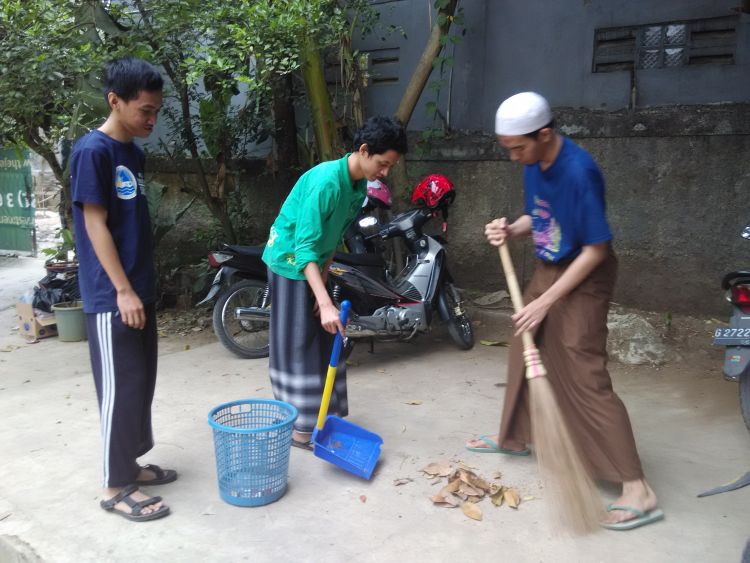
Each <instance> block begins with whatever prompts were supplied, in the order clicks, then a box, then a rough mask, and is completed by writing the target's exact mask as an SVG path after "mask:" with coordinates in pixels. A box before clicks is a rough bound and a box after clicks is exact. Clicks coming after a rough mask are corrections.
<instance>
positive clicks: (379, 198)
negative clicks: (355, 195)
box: [365, 180, 393, 209]
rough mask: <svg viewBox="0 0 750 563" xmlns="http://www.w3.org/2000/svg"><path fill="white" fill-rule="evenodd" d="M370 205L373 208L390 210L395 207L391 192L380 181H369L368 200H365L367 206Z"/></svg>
mask: <svg viewBox="0 0 750 563" xmlns="http://www.w3.org/2000/svg"><path fill="white" fill-rule="evenodd" d="M368 200H369V201H368ZM368 203H369V205H371V206H373V207H382V208H384V209H390V208H391V206H392V205H393V197H392V196H391V190H389V189H388V186H386V185H385V184H384V183H383V182H381V181H380V180H369V181H368V182H367V200H365V205H367V204H368Z"/></svg>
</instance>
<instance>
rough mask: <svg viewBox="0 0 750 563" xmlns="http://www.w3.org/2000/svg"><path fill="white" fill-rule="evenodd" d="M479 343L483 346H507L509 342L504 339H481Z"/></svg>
mask: <svg viewBox="0 0 750 563" xmlns="http://www.w3.org/2000/svg"><path fill="white" fill-rule="evenodd" d="M479 343H480V344H481V345H482V346H507V345H508V343H507V342H505V341H504V340H480V341H479Z"/></svg>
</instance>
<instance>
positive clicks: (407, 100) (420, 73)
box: [391, 0, 458, 268]
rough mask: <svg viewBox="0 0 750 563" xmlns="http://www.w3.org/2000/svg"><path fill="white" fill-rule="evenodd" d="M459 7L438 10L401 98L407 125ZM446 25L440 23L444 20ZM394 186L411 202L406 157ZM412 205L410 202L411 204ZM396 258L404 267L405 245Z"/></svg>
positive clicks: (398, 195) (395, 171) (403, 120)
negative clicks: (425, 43)
mask: <svg viewBox="0 0 750 563" xmlns="http://www.w3.org/2000/svg"><path fill="white" fill-rule="evenodd" d="M457 6H458V0H451V1H450V2H448V4H447V5H446V6H445V7H443V8H440V9H439V10H438V17H437V20H436V21H435V24H434V25H433V26H432V32H431V33H430V37H429V39H428V40H427V45H425V48H424V50H423V51H422V56H421V57H420V59H419V62H418V63H417V67H416V68H415V69H414V72H413V73H412V75H411V79H410V80H409V84H408V86H407V87H406V90H405V91H404V95H403V96H402V97H401V102H400V103H399V105H398V110H396V117H397V118H398V119H399V120H400V121H401V123H403V125H404V128H406V127H407V125H408V124H409V120H411V116H412V114H413V113H414V108H415V107H416V106H417V102H418V101H419V98H420V96H421V95H422V92H423V91H424V87H425V86H426V85H427V80H428V79H429V77H430V74H431V73H432V69H433V64H432V63H433V61H434V60H435V57H437V56H438V55H439V54H440V51H441V50H442V49H443V41H444V40H443V37H447V35H448V32H449V31H450V26H451V23H452V22H453V15H454V14H455V13H456V7H457ZM441 20H442V21H443V24H442V25H441V24H440V21H441ZM391 178H392V180H391V188H392V191H393V195H394V196H395V198H396V199H397V200H398V199H400V200H401V201H403V202H405V203H406V202H409V201H410V195H411V194H410V186H409V175H408V173H407V171H406V157H403V158H401V159H400V160H399V161H398V162H397V163H396V166H394V167H393V170H392V172H391ZM407 205H408V203H407ZM394 259H395V261H396V265H397V267H399V268H400V267H401V266H402V264H403V263H404V257H403V252H402V248H401V247H400V246H399V245H398V244H395V245H394Z"/></svg>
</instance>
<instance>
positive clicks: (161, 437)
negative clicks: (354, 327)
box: [0, 258, 750, 563]
mask: <svg viewBox="0 0 750 563" xmlns="http://www.w3.org/2000/svg"><path fill="white" fill-rule="evenodd" d="M42 275H43V271H42V269H41V262H40V261H38V260H33V259H23V258H21V259H0V276H2V279H3V284H0V444H1V450H0V451H1V452H2V453H1V454H0V455H1V456H2V463H0V561H2V562H6V561H8V562H11V561H40V560H41V561H50V562H73V561H75V562H101V563H104V562H115V561H117V562H119V561H133V560H146V559H148V560H161V561H169V562H172V561H180V562H182V561H188V562H190V561H222V562H226V561H253V562H266V561H268V562H272V561H273V562H278V561H294V562H296V561H330V562H339V561H340V562H344V561H357V562H359V561H362V562H390V561H408V562H411V561H415V562H422V561H424V562H428V561H429V562H443V561H445V562H448V561H451V562H453V561H459V562H464V561H471V562H473V561H513V562H521V563H523V562H527V561H528V562H532V561H533V562H539V561H555V562H558V561H565V562H568V561H571V562H595V561H608V562H610V561H611V562H624V563H625V562H627V563H632V562H633V561H638V562H639V563H641V562H660V563H662V562H671V561H674V562H685V561H701V562H709V561H711V562H713V561H716V562H735V561H736V562H739V561H740V558H741V552H742V549H743V547H744V546H745V543H746V541H747V539H748V535H750V526H749V525H748V516H747V509H748V506H750V487H748V488H746V489H742V490H738V491H735V492H730V493H724V494H720V495H717V496H713V497H708V498H702V499H698V498H696V494H697V493H699V492H701V491H703V490H706V489H709V488H712V487H714V486H717V485H720V484H722V483H725V482H727V481H730V480H732V479H734V478H735V477H737V476H738V475H740V474H742V473H744V472H745V471H747V470H748V469H750V447H749V446H750V435H748V433H747V430H746V429H745V427H744V425H743V424H742V421H741V418H740V416H739V410H738V404H737V395H736V394H737V388H736V385H734V384H731V383H728V382H725V381H723V380H722V379H721V377H720V372H719V369H720V365H721V358H720V355H717V353H716V352H715V351H714V352H711V351H710V344H709V341H710V335H709V334H708V331H707V333H706V335H705V339H703V344H700V345H699V346H704V347H705V348H706V349H708V351H706V352H701V353H692V352H691V351H690V350H688V352H689V353H688V354H687V355H685V354H683V360H682V361H680V362H679V363H673V364H670V365H669V366H666V367H663V368H659V369H656V368H651V367H628V366H622V365H616V364H615V365H613V366H612V373H613V378H614V381H615V387H616V389H617V391H618V393H620V395H621V396H622V398H623V400H624V401H625V403H626V405H627V406H628V408H629V412H630V415H631V418H632V421H633V425H634V428H635V433H636V439H637V441H638V445H639V450H640V454H641V457H642V459H643V463H644V466H645V469H646V473H647V476H648V478H649V480H650V482H651V484H652V485H653V487H654V489H655V490H656V492H657V494H658V495H659V497H660V503H661V506H662V508H663V509H664V511H665V513H666V515H667V517H666V520H665V521H663V522H660V523H657V524H654V525H651V526H647V527H644V528H641V529H638V530H635V531H630V532H610V531H601V532H598V533H596V534H593V535H591V536H588V537H583V538H571V537H564V536H559V535H556V534H554V533H553V532H552V531H551V530H550V528H549V527H548V525H547V521H546V519H545V509H546V502H547V501H546V499H545V497H544V491H543V489H541V488H540V486H539V482H538V477H537V470H536V466H535V461H534V459H533V458H507V457H501V456H498V455H486V454H472V453H470V452H467V451H466V450H464V448H463V444H464V442H465V440H466V439H468V438H470V437H472V436H474V435H476V434H478V433H493V432H494V431H495V429H496V427H497V425H498V420H499V413H500V405H501V400H502V396H503V381H504V380H505V368H506V356H507V349H506V348H503V347H490V346H482V345H479V344H478V345H477V346H476V347H475V348H474V349H473V350H471V351H469V352H459V351H457V350H456V349H454V347H453V346H452V345H451V344H450V342H449V340H448V339H447V337H446V336H445V334H444V333H443V332H442V331H437V332H436V333H434V334H433V335H430V336H427V337H423V338H421V339H419V340H417V341H415V342H414V343H410V344H380V345H377V346H376V349H375V354H370V353H369V352H368V351H367V347H366V346H361V347H359V348H357V349H356V350H355V352H354V355H353V356H352V360H353V362H354V363H355V364H356V365H353V366H352V367H351V368H350V372H349V401H350V407H351V417H350V420H351V421H352V422H354V423H356V424H358V425H360V426H363V427H365V428H367V429H369V430H372V431H375V432H377V433H379V434H380V435H381V436H382V437H383V439H384V442H385V443H384V447H383V453H382V456H381V461H380V464H379V466H378V467H377V469H376V473H375V475H374V477H373V479H372V480H371V481H364V480H361V479H358V478H356V477H354V476H352V475H350V474H348V473H346V472H344V471H342V470H340V469H338V468H336V467H334V466H332V465H330V464H328V463H326V462H324V461H323V460H321V459H318V458H316V457H314V456H313V455H312V454H311V453H309V452H305V451H302V450H299V449H296V448H293V449H292V452H291V462H290V469H289V490H288V492H287V493H286V495H285V496H284V497H282V498H281V499H280V500H279V501H278V502H276V503H274V504H271V505H267V506H264V507H256V508H239V507H235V506H232V505H229V504H226V503H224V502H223V501H222V500H221V499H220V498H219V496H218V491H217V484H216V473H215V462H214V453H213V450H212V447H213V446H212V436H211V431H210V428H209V426H208V423H207V420H206V416H207V413H208V411H209V409H211V408H212V407H213V406H215V405H217V404H219V403H222V402H224V401H230V400H235V399H241V398H246V397H271V389H270V386H269V381H268V376H267V361H266V360H240V359H237V358H235V357H234V356H232V355H231V354H230V353H228V352H227V351H226V350H225V349H224V348H222V347H221V346H220V345H219V344H218V343H216V342H214V341H213V339H206V338H203V339H197V338H192V339H191V338H190V337H178V338H175V337H167V338H163V339H162V341H161V357H160V376H159V382H158V385H157V392H156V399H155V405H154V419H155V421H154V424H155V432H156V439H157V445H156V447H155V448H154V450H153V451H152V452H150V453H149V454H148V455H147V456H146V458H145V459H144V460H143V461H144V462H153V463H158V464H161V465H162V466H164V467H170V468H176V469H177V470H178V471H179V472H180V478H179V479H178V481H176V482H175V483H173V484H169V485H166V486H163V487H158V488H153V489H151V492H153V493H154V494H160V495H162V496H164V497H165V500H166V501H167V502H168V504H169V505H170V506H171V507H172V511H173V514H171V515H170V516H168V517H167V518H164V519H162V520H157V521H154V522H149V523H130V522H127V521H125V520H124V519H122V518H119V517H117V516H114V515H111V514H107V513H105V512H104V511H102V510H101V509H100V508H99V507H98V502H99V490H98V482H99V479H100V475H99V467H100V444H99V423H98V413H97V408H96V399H95V393H94V387H93V383H92V379H91V375H90V370H89V363H88V362H89V360H88V349H87V345H86V343H83V342H81V343H64V342H60V341H58V339H57V338H52V339H47V340H42V341H40V342H38V343H35V344H28V343H26V342H25V341H24V340H23V339H22V338H21V337H20V336H18V334H17V331H14V330H13V327H14V326H15V322H14V315H13V309H12V304H13V302H14V300H15V299H16V297H17V295H16V292H17V289H16V290H15V291H14V289H13V288H14V287H15V288H18V287H19V286H22V285H23V284H25V283H28V282H31V283H33V282H34V281H36V280H37V279H39V278H41V277H42ZM477 317H478V318H479V319H480V321H481V324H480V325H479V326H478V330H479V337H480V338H489V339H494V340H503V339H504V338H507V330H506V329H505V328H504V327H505V326H506V325H505V324H503V323H500V324H498V323H496V322H491V320H492V317H491V316H489V315H486V314H484V315H481V316H479V315H477ZM673 322H675V323H677V322H678V320H675V321H673ZM693 352H694V351H693ZM410 403H416V404H410ZM440 460H453V461H454V462H458V461H459V460H460V461H463V462H464V463H466V464H467V465H470V466H472V467H474V468H475V471H476V472H477V473H479V474H481V475H483V476H485V477H492V475H493V474H494V473H495V472H496V471H500V472H502V482H503V483H504V484H506V485H512V486H515V487H517V488H518V489H519V490H520V493H521V495H522V496H523V497H526V498H528V497H533V499H531V500H526V501H524V502H522V504H521V505H520V507H519V508H518V510H512V509H510V508H508V507H506V506H503V507H500V508H496V507H494V506H492V505H491V504H490V503H489V502H488V501H487V500H484V501H482V503H481V504H480V505H479V506H480V507H481V508H482V510H483V512H484V519H483V520H482V521H474V520H470V519H468V518H467V517H466V516H464V515H463V514H462V512H461V511H460V509H445V508H439V507H436V506H434V505H433V504H432V503H431V502H430V500H429V497H430V496H431V495H432V494H434V493H435V492H436V490H437V489H438V487H439V486H438V485H431V484H430V482H429V480H427V479H426V478H425V477H424V476H422V475H421V474H420V472H419V470H420V469H421V468H422V467H424V466H426V465H427V464H428V463H430V462H433V461H440ZM398 478H411V479H413V481H412V482H408V483H407V484H404V485H401V486H395V485H394V480H395V479H398ZM615 493H616V491H614V490H612V489H608V490H605V491H604V496H605V498H606V499H611V498H613V496H614V495H615Z"/></svg>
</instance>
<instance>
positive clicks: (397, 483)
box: [393, 477, 414, 487]
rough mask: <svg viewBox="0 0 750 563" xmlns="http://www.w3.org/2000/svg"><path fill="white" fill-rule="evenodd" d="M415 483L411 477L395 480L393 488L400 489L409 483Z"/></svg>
mask: <svg viewBox="0 0 750 563" xmlns="http://www.w3.org/2000/svg"><path fill="white" fill-rule="evenodd" d="M413 481H414V479H412V478H411V477H400V478H398V479H394V480H393V486H394V487H398V486H400V485H406V484H407V483H411V482H413Z"/></svg>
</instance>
